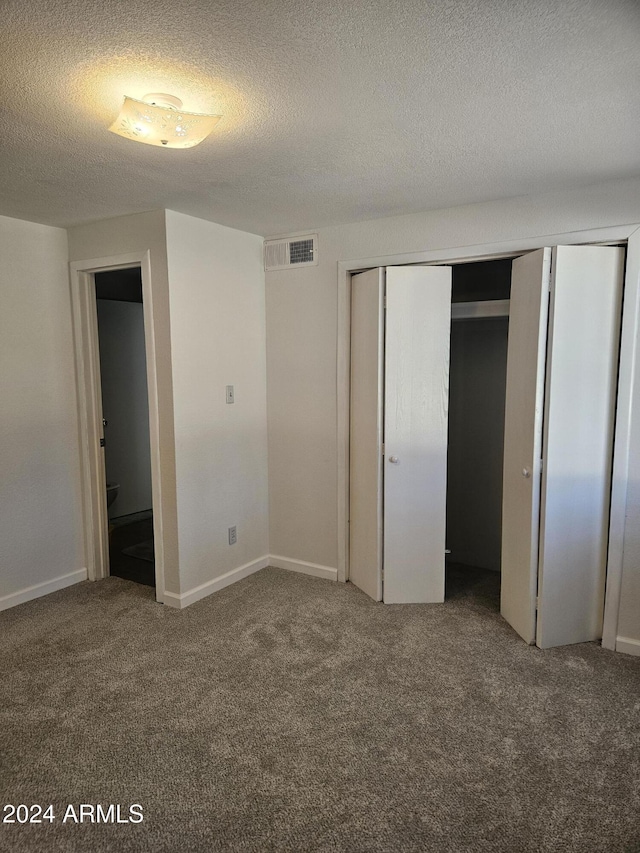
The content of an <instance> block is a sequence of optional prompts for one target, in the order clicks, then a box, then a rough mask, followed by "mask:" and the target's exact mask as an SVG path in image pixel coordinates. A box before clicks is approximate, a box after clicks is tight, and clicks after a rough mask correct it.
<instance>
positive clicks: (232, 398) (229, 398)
mask: <svg viewBox="0 0 640 853" xmlns="http://www.w3.org/2000/svg"><path fill="white" fill-rule="evenodd" d="M227 403H235V394H234V390H233V385H227Z"/></svg>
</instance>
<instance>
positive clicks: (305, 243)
mask: <svg viewBox="0 0 640 853" xmlns="http://www.w3.org/2000/svg"><path fill="white" fill-rule="evenodd" d="M317 263H318V236H317V234H308V235H305V236H304V237H290V238H287V239H284V240H266V241H265V244H264V268H265V270H267V271H269V270H285V269H290V268H291V267H305V266H307V267H308V266H315V265H316V264H317Z"/></svg>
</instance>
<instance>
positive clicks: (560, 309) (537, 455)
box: [501, 246, 624, 648]
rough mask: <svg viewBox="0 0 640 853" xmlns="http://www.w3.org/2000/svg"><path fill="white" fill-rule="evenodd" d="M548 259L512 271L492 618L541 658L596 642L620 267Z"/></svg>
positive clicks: (569, 256) (569, 252)
mask: <svg viewBox="0 0 640 853" xmlns="http://www.w3.org/2000/svg"><path fill="white" fill-rule="evenodd" d="M551 258H552V263H551V275H550V277H549V276H548V269H549V266H548V261H549V250H548V249H542V250H539V251H538V252H532V253H531V254H529V255H525V256H523V257H521V258H519V259H517V260H516V261H515V262H514V264H513V273H512V285H511V306H510V316H509V347H508V361H507V397H506V408H505V455H504V479H503V517H502V592H501V612H502V615H503V616H504V617H505V619H507V621H508V622H509V623H510V624H511V625H512V626H513V627H514V628H515V630H516V631H518V633H519V634H520V635H521V636H522V637H523V638H524V639H525V640H526V641H527V642H529V643H532V642H535V643H536V644H537V645H538V646H540V647H541V648H549V647H551V646H559V645H567V644H570V643H581V642H587V641H590V640H597V639H599V638H600V637H601V636H602V614H603V606H604V587H605V580H606V559H607V541H608V528H609V497H610V491H611V464H612V454H613V428H614V417H615V398H616V379H617V367H618V349H619V346H618V342H619V330H620V311H621V300H622V284H623V266H624V254H623V250H622V249H619V248H615V247H610V246H558V247H556V248H554V249H553V252H552V255H551ZM547 280H549V281H550V284H549V285H547V284H546V282H547ZM547 305H548V306H549V307H548V309H547Z"/></svg>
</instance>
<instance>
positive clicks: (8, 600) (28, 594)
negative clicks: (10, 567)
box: [0, 569, 87, 610]
mask: <svg viewBox="0 0 640 853" xmlns="http://www.w3.org/2000/svg"><path fill="white" fill-rule="evenodd" d="M86 579H87V570H86V569H78V570H77V571H75V572H69V574H67V575H60V577H57V578H53V579H52V580H50V581H44V582H43V583H36V584H34V585H33V586H28V587H26V588H25V589H20V590H18V592H11V593H9V595H3V596H2V598H0V610H8V609H9V608H10V607H16V605H18V604H24V603H25V602H26V601H33V599H34V598H40V597H41V596H42V595H48V594H49V593H50V592H57V590H59V589H64V588H65V587H67V586H73V584H74V583H80V581H86Z"/></svg>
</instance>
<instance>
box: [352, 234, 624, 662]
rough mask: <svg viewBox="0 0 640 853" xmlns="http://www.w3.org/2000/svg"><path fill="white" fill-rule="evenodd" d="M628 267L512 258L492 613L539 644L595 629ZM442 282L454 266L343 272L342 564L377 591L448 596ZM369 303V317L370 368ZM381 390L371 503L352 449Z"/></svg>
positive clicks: (565, 254) (569, 251)
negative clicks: (348, 315) (346, 371)
mask: <svg viewBox="0 0 640 853" xmlns="http://www.w3.org/2000/svg"><path fill="white" fill-rule="evenodd" d="M552 260H553V266H552ZM382 273H383V275H382ZM623 277H624V251H623V250H622V249H620V248H616V247H604V246H598V247H595V246H558V247H556V248H554V249H553V250H552V249H550V248H549V249H540V250H537V251H533V252H529V253H526V254H524V255H522V256H520V257H518V258H517V259H516V261H515V262H514V263H513V268H512V288H511V294H510V296H511V300H510V317H511V323H510V330H509V336H508V356H507V381H506V403H505V447H504V457H503V458H504V478H503V485H504V491H503V500H502V507H503V515H502V517H503V525H502V535H501V537H500V538H501V557H500V559H501V568H502V571H503V573H504V575H503V579H504V582H503V584H502V590H501V613H502V615H503V616H504V618H505V619H506V620H507V621H508V622H510V624H511V625H512V626H513V627H514V628H515V629H516V630H517V631H518V633H520V634H521V636H523V638H524V639H525V640H527V641H528V642H536V643H537V644H538V645H540V646H541V647H543V648H545V647H549V646H553V645H562V644H566V643H571V642H584V641H587V640H594V639H598V638H599V637H601V636H602V610H603V604H604V587H605V578H606V566H607V544H608V527H609V500H610V494H611V462H612V453H613V427H614V414H615V402H616V380H617V368H618V343H619V331H620V307H621V297H622V282H623ZM451 279H452V268H451V266H449V267H445V266H433V267H420V266H413V267H386V268H384V270H381V271H378V273H376V271H375V270H372V271H370V272H369V273H361V274H359V275H356V276H354V278H353V280H352V335H351V374H352V375H351V400H352V404H351V448H352V466H351V477H350V489H351V500H350V523H351V528H350V539H351V548H350V571H351V579H352V580H353V582H354V583H356V585H359V586H361V588H363V589H364V590H365V591H368V590H367V588H366V587H367V586H368V588H369V589H375V583H372V581H374V580H375V576H376V573H378V575H379V576H381V578H382V590H383V594H382V596H380V595H378V596H376V595H375V594H372V593H371V592H369V594H370V595H372V597H374V598H377V600H380V598H382V600H384V601H385V603H430V602H433V603H436V602H441V601H443V599H444V574H445V567H444V563H445V560H444V557H445V551H446V550H447V549H446V546H445V542H446V526H447V525H446V513H445V507H446V503H447V484H446V479H447V478H446V473H447V470H446V469H447V464H446V463H447V451H448V441H447V438H448V436H447V417H448V412H447V399H448V382H449V356H450V340H451V328H450V322H451ZM381 282H382V284H381ZM381 292H382V293H383V299H381V297H380V293H381ZM514 294H515V299H514ZM491 301H493V300H491ZM363 304H367V305H368V309H367V310H368V314H369V317H370V319H371V318H373V321H374V322H370V323H369V325H370V326H371V327H373V328H374V330H375V326H376V322H375V321H376V320H377V323H378V331H377V343H376V342H375V341H374V336H373V335H371V334H369V344H368V346H369V349H370V350H372V351H373V353H374V355H375V358H376V360H377V375H376V372H375V371H371V370H369V374H368V377H367V375H366V373H365V372H363V371H362V370H361V364H362V362H363V361H365V360H366V357H365V352H366V349H367V345H365V344H363V337H366V324H365V325H363V324H359V323H358V319H357V318H358V315H359V314H360V315H362V314H363V310H362V305H363ZM376 306H377V308H376ZM381 306H383V307H381ZM376 312H377V313H376ZM364 313H366V311H365V312H364ZM381 327H383V328H384V334H382V335H381V334H380V332H379V329H380V328H381ZM381 341H382V344H381V343H380V342H381ZM361 376H362V377H364V378H365V380H366V381H367V382H368V384H369V395H368V398H369V399H368V398H367V395H363V394H360V393H359V392H358V389H361V386H362V384H363V382H362V380H361ZM380 389H383V390H382V392H380ZM376 394H378V396H379V400H380V401H381V404H380V408H381V409H382V410H383V413H384V414H383V416H382V418H380V417H379V418H378V422H379V423H380V422H381V423H382V424H383V426H382V429H381V430H379V434H380V438H381V440H380V446H379V447H377V448H376V447H375V441H373V440H372V439H373V437H374V436H373V431H371V430H370V434H369V439H370V440H369V445H370V447H371V448H372V449H373V452H372V453H371V454H369V456H368V458H367V460H366V461H365V465H364V467H363V470H364V468H366V467H367V466H368V467H369V475H371V473H372V472H373V471H374V470H375V471H376V472H377V482H378V483H382V484H383V486H382V494H383V497H382V501H381V503H382V512H381V513H380V500H379V499H378V500H377V498H378V495H376V493H375V491H374V493H373V496H372V497H370V498H368V497H367V493H366V490H365V489H363V488H362V484H363V483H365V481H366V480H367V478H366V477H361V476H359V474H360V473H362V472H358V470H355V469H357V466H358V464H359V463H358V456H359V455H360V456H362V454H358V453H357V452H356V453H353V450H354V449H355V448H356V447H358V445H359V444H360V442H359V436H358V429H359V425H361V424H367V423H369V424H373V423H374V415H375V413H376V410H375V406H374V405H372V401H374V402H375V400H376ZM481 404H482V406H483V407H485V408H486V401H481ZM358 407H360V411H359V412H358ZM367 407H368V413H369V416H367ZM354 412H355V418H354ZM354 428H355V433H354ZM543 461H544V465H543ZM360 464H361V465H362V459H360ZM466 475H467V478H469V477H470V476H471V475H472V472H471V471H470V470H467V471H466ZM375 479H376V478H375V477H373V476H369V477H368V480H369V482H370V483H371V482H374V481H375ZM463 487H464V484H463ZM467 488H468V484H467ZM363 520H366V521H367V523H368V524H369V526H370V527H373V528H375V527H376V524H377V525H378V532H380V530H381V531H382V535H381V536H378V541H380V540H381V541H382V545H381V547H380V549H379V550H378V551H377V552H376V553H374V552H372V551H371V550H370V552H369V554H365V551H364V550H362V549H360V545H361V540H362V536H361V534H362V531H363V530H364V526H363ZM366 538H368V541H369V545H371V543H372V542H373V539H372V538H371V537H370V536H369V537H366ZM363 557H365V558H366V559H362V558H363ZM373 557H375V559H373ZM365 575H367V576H368V577H367V578H365V581H366V584H365V583H361V578H362V577H363V576H365ZM387 591H388V592H387Z"/></svg>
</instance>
